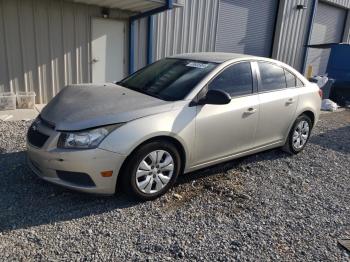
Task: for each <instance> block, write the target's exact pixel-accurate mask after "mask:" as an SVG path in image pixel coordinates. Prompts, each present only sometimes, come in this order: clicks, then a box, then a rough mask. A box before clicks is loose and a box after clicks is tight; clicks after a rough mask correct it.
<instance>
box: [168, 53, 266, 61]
mask: <svg viewBox="0 0 350 262" xmlns="http://www.w3.org/2000/svg"><path fill="white" fill-rule="evenodd" d="M254 57H255V56H250V55H244V54H237V53H223V52H198V53H185V54H180V55H173V56H171V58H179V59H189V60H198V61H206V62H214V63H224V62H226V61H228V60H232V59H243V58H254ZM255 58H258V57H255ZM259 58H260V57H259Z"/></svg>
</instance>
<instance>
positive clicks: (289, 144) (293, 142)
mask: <svg viewBox="0 0 350 262" xmlns="http://www.w3.org/2000/svg"><path fill="white" fill-rule="evenodd" d="M304 123H307V126H308V132H307V136H306V135H305V134H306V133H305V129H306V124H305V125H303V124H304ZM300 127H303V128H302V129H300ZM311 130H312V121H311V119H310V117H308V116H307V115H304V114H302V115H300V116H298V118H297V119H296V120H295V122H294V124H293V126H292V128H291V129H290V131H289V134H288V138H287V141H286V143H285V145H284V146H283V148H282V149H283V150H284V151H285V152H287V153H290V154H293V155H296V154H298V153H300V152H301V151H303V149H304V148H305V146H306V144H307V142H308V141H309V138H310V134H311ZM296 133H298V138H299V141H300V142H299V143H298V139H296V137H297V135H296ZM298 145H299V146H298Z"/></svg>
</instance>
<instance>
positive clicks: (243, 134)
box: [194, 62, 259, 165]
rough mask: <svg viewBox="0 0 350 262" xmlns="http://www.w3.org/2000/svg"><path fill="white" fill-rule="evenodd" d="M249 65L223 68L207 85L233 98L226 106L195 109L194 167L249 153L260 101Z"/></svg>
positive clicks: (205, 106) (247, 63) (208, 88)
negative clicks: (246, 151)
mask: <svg viewBox="0 0 350 262" xmlns="http://www.w3.org/2000/svg"><path fill="white" fill-rule="evenodd" d="M253 75H254V74H253V72H252V67H251V63H250V62H240V63H236V64H233V65H230V66H228V67H226V68H225V69H224V70H223V71H221V72H220V73H219V74H218V75H217V76H216V77H214V78H213V80H212V81H211V82H210V83H209V84H208V85H207V87H206V88H207V90H210V89H219V90H223V91H226V92H227V93H229V94H230V95H231V97H232V99H231V102H230V103H229V104H225V105H210V104H206V105H197V116H196V135H195V156H194V164H195V165H199V164H201V163H206V162H210V161H215V160H216V159H220V158H223V157H226V156H230V155H232V154H235V153H239V152H242V151H245V150H248V149H249V148H250V147H251V146H252V143H253V140H254V136H255V130H256V127H257V123H258V113H259V105H258V103H259V99H258V95H257V93H255V92H254V86H255V83H256V82H255V81H254V80H253Z"/></svg>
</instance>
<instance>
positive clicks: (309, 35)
mask: <svg viewBox="0 0 350 262" xmlns="http://www.w3.org/2000/svg"><path fill="white" fill-rule="evenodd" d="M317 4H318V0H313V2H312V9H311V17H310V20H309V27H308V29H307V30H308V31H307V32H308V34H307V37H306V39H307V40H306V44H305V50H304V60H303V65H302V68H301V72H302V73H303V74H305V70H306V60H307V55H308V53H309V48H308V47H307V46H308V45H309V44H310V41H311V34H312V28H313V25H314V20H315V16H316V12H317Z"/></svg>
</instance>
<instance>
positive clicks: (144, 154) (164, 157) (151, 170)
mask: <svg viewBox="0 0 350 262" xmlns="http://www.w3.org/2000/svg"><path fill="white" fill-rule="evenodd" d="M180 170H181V158H180V155H179V153H178V151H177V148H176V147H175V146H174V145H173V144H171V143H169V142H167V141H154V142H150V143H148V144H145V145H143V146H141V147H140V148H139V149H137V150H136V151H135V152H134V153H133V154H132V155H131V157H130V158H129V159H128V162H127V164H126V168H125V169H124V172H123V187H124V189H125V190H126V191H127V192H130V193H132V194H133V195H134V196H136V197H137V198H140V199H143V200H152V199H155V198H157V197H159V196H161V195H163V194H164V193H166V192H167V191H168V190H169V189H170V188H171V187H172V186H173V185H174V183H175V181H176V178H177V176H178V175H179V173H180Z"/></svg>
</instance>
